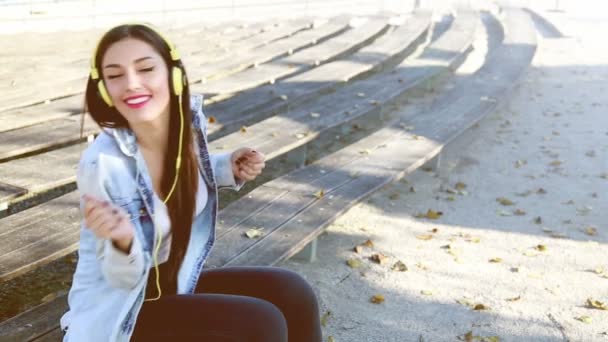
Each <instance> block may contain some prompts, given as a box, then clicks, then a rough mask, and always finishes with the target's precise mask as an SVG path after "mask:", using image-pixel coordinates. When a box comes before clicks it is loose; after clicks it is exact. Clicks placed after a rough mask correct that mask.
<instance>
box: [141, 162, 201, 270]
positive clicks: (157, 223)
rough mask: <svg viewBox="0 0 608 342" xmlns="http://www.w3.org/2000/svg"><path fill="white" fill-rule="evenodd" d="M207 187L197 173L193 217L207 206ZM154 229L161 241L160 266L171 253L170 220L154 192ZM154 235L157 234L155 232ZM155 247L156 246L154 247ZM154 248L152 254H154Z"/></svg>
mask: <svg viewBox="0 0 608 342" xmlns="http://www.w3.org/2000/svg"><path fill="white" fill-rule="evenodd" d="M207 196H209V194H208V193H207V186H206V184H205V181H204V180H203V177H202V176H201V173H200V171H199V173H198V191H197V193H196V207H195V210H194V217H196V216H197V215H198V214H200V213H201V212H202V211H203V209H205V205H207ZM154 229H156V230H160V233H161V236H162V241H161V244H160V250H159V252H158V263H159V264H162V263H163V262H166V261H167V260H169V252H170V251H171V220H170V219H169V212H168V211H167V206H166V205H165V203H163V201H162V200H161V199H160V198H159V197H158V195H157V194H156V192H154ZM155 234H158V233H157V232H155ZM154 247H156V246H154ZM154 247H153V249H152V253H154Z"/></svg>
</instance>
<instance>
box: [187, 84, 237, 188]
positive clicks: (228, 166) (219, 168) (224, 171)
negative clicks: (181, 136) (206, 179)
mask: <svg viewBox="0 0 608 342" xmlns="http://www.w3.org/2000/svg"><path fill="white" fill-rule="evenodd" d="M190 102H191V108H192V112H193V113H192V114H193V116H194V117H195V118H194V120H195V122H197V123H198V125H199V126H200V130H201V132H202V133H203V136H204V137H205V139H207V117H206V116H205V113H203V95H200V94H193V95H192V96H191V97H190ZM231 158H232V153H231V152H224V153H210V154H209V159H210V162H211V167H212V168H213V174H214V175H215V179H216V182H217V186H218V188H219V189H232V190H236V191H238V190H240V189H241V188H242V187H243V185H244V184H245V182H244V181H241V180H237V179H235V177H234V173H233V171H232V161H231Z"/></svg>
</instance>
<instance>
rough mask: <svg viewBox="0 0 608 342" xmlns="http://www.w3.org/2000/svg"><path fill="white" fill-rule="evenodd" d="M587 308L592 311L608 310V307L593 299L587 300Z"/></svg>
mask: <svg viewBox="0 0 608 342" xmlns="http://www.w3.org/2000/svg"><path fill="white" fill-rule="evenodd" d="M587 307H588V308H590V309H598V310H608V305H606V304H604V303H602V302H600V301H599V300H595V299H593V298H587Z"/></svg>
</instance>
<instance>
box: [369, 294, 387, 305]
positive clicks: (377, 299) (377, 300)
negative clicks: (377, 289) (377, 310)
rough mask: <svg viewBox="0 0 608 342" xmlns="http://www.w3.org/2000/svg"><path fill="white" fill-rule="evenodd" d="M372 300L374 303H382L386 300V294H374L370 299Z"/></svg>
mask: <svg viewBox="0 0 608 342" xmlns="http://www.w3.org/2000/svg"><path fill="white" fill-rule="evenodd" d="M370 301H371V302H372V303H374V304H380V303H382V302H384V296H383V295H381V294H377V295H374V296H373V297H372V298H371V299H370Z"/></svg>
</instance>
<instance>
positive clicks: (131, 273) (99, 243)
mask: <svg viewBox="0 0 608 342" xmlns="http://www.w3.org/2000/svg"><path fill="white" fill-rule="evenodd" d="M85 156H86V153H85V155H83V158H82V160H81V162H80V164H79V167H78V174H77V178H76V182H77V185H78V191H79V193H80V195H81V199H80V208H81V212H82V213H83V216H84V210H83V209H84V201H83V200H82V195H84V194H87V195H89V196H92V197H94V198H96V199H98V200H105V201H108V202H111V201H112V200H111V198H110V196H109V195H108V193H107V191H106V189H105V187H104V185H103V176H102V175H101V174H100V171H99V165H98V163H97V160H90V159H87V158H86V157H85ZM82 226H83V229H88V227H86V224H85V223H84V220H83V224H82ZM95 243H96V246H95V251H96V258H97V260H98V261H99V262H100V263H101V272H102V274H103V276H104V278H105V280H106V281H107V282H108V284H109V285H110V286H112V287H117V288H133V287H135V285H136V284H137V283H138V281H139V280H140V277H142V276H143V274H144V256H143V249H142V247H141V244H140V242H139V241H138V239H137V238H134V239H133V243H132V246H131V251H130V253H129V254H125V253H123V252H122V251H120V250H118V249H117V248H116V247H114V244H113V243H112V241H110V240H109V239H100V238H97V237H95Z"/></svg>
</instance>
